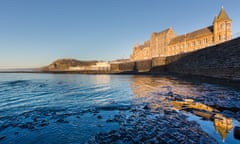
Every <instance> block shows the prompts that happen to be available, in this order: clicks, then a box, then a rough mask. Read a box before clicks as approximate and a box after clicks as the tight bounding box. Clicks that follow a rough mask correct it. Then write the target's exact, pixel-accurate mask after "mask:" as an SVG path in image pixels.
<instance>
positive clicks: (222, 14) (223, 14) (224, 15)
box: [214, 7, 232, 22]
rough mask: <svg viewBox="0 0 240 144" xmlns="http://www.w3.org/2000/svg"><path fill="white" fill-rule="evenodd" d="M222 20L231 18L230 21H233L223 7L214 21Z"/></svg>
mask: <svg viewBox="0 0 240 144" xmlns="http://www.w3.org/2000/svg"><path fill="white" fill-rule="evenodd" d="M220 20H230V21H232V20H231V19H230V18H229V16H228V14H227V13H226V11H225V10H224V8H223V7H222V8H221V10H220V12H219V14H218V16H217V17H215V19H214V22H215V21H220Z"/></svg>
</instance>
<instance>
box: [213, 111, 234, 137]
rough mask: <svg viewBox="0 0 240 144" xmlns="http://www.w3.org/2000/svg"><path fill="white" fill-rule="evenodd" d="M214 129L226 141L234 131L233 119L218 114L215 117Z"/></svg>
mask: <svg viewBox="0 0 240 144" xmlns="http://www.w3.org/2000/svg"><path fill="white" fill-rule="evenodd" d="M214 127H215V129H216V131H217V132H218V133H219V134H220V135H221V137H222V140H223V141H224V140H225V139H226V137H227V134H228V133H229V132H230V130H231V129H232V119H231V118H226V117H224V116H223V115H222V114H216V115H215V116H214Z"/></svg>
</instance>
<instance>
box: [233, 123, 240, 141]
mask: <svg viewBox="0 0 240 144" xmlns="http://www.w3.org/2000/svg"><path fill="white" fill-rule="evenodd" d="M234 138H236V139H239V140H240V127H239V126H236V127H235V128H234Z"/></svg>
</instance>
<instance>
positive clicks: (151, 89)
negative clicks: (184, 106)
mask: <svg viewBox="0 0 240 144" xmlns="http://www.w3.org/2000/svg"><path fill="white" fill-rule="evenodd" d="M169 92H172V93H174V95H178V96H180V97H182V98H187V99H189V98H191V99H195V98H196V99H197V100H198V102H203V103H204V104H208V103H209V102H208V101H207V102H205V101H204V100H202V99H201V97H203V96H205V97H210V98H212V97H220V95H224V96H223V97H224V99H223V100H222V102H223V103H226V101H227V102H229V101H230V102H231V105H238V104H239V105H240V103H239V97H240V90H238V89H237V88H234V87H228V86H221V85H216V84H212V83H208V82H203V81H191V80H184V79H182V78H181V79H180V78H177V77H170V76H155V77H153V76H131V75H77V74H14V73H9V74H6V73H5V74H3V73H1V74H0V143H24V144H25V143H85V142H87V141H88V140H89V139H90V138H92V137H94V135H95V134H97V133H99V132H106V131H109V130H113V129H118V128H119V124H118V123H116V122H107V121H108V120H109V119H112V118H113V117H114V115H115V114H119V113H120V114H121V113H125V112H126V111H128V110H130V109H131V108H132V107H133V106H135V105H142V104H145V103H150V104H151V103H154V102H155V99H156V98H159V95H167V94H168V93H169ZM226 97H228V98H229V97H230V98H232V99H233V100H231V99H230V100H228V99H225V98H226ZM219 103H220V104H221V101H220V102H219ZM154 104H155V105H156V103H154ZM210 105H211V104H210ZM169 107H172V108H173V109H174V106H172V105H169ZM179 111H180V112H181V113H184V114H185V115H187V116H188V117H189V120H194V121H197V122H198V123H199V124H200V125H201V127H202V128H203V129H204V130H205V131H206V132H207V133H208V134H209V135H210V136H212V137H214V138H215V139H216V140H217V141H218V143H222V141H223V139H224V142H225V143H236V142H240V141H239V140H238V139H235V138H234V137H233V128H234V127H235V126H240V124H239V119H237V116H238V114H240V113H239V111H238V109H237V111H234V112H232V113H230V114H229V113H228V115H227V114H226V115H227V116H226V115H224V116H226V117H227V118H231V119H232V128H231V129H230V130H227V131H226V130H225V134H226V135H227V136H226V137H224V138H222V136H221V134H218V133H217V132H214V131H215V129H214V126H213V125H214V124H213V120H210V119H206V120H202V119H203V118H202V117H199V116H195V115H194V114H193V113H191V111H186V110H181V109H180V110H179ZM224 112H225V113H226V112H228V111H224V110H221V111H220V112H219V113H220V114H225V113H224Z"/></svg>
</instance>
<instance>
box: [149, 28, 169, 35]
mask: <svg viewBox="0 0 240 144" xmlns="http://www.w3.org/2000/svg"><path fill="white" fill-rule="evenodd" d="M169 31H173V29H172V28H171V27H170V28H167V29H165V30H163V31H161V32H158V33H156V32H154V33H152V36H153V35H156V36H158V35H162V34H167V33H168V32H169Z"/></svg>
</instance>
